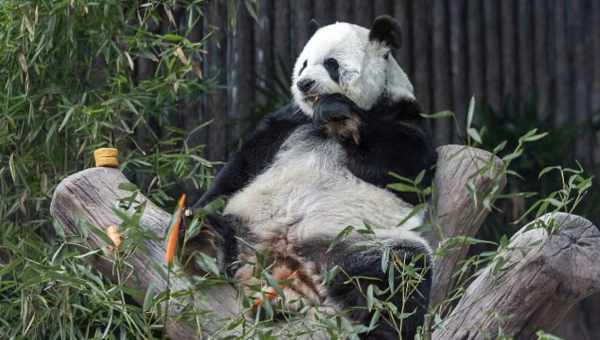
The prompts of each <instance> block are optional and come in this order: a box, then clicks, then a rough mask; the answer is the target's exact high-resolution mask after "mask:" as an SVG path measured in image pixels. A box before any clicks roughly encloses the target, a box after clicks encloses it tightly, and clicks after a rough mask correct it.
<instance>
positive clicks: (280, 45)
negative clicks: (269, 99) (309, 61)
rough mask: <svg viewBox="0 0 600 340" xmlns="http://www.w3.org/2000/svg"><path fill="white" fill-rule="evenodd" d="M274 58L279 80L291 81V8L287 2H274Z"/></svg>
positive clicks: (279, 0) (280, 0) (277, 0)
mask: <svg viewBox="0 0 600 340" xmlns="http://www.w3.org/2000/svg"><path fill="white" fill-rule="evenodd" d="M273 13H275V15H274V16H273V58H274V63H275V70H276V71H275V73H276V77H277V78H278V79H286V80H287V79H289V77H290V75H291V74H292V71H291V70H292V65H293V63H294V60H292V56H291V54H290V53H291V50H292V46H291V44H290V7H289V2H288V1H286V0H275V1H273Z"/></svg>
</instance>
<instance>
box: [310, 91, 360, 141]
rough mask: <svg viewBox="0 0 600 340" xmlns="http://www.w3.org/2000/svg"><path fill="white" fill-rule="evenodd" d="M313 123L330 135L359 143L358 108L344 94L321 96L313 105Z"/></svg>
mask: <svg viewBox="0 0 600 340" xmlns="http://www.w3.org/2000/svg"><path fill="white" fill-rule="evenodd" d="M313 124H314V125H315V126H316V127H317V128H319V129H323V130H324V131H325V132H326V134H327V135H329V136H331V137H334V138H337V139H339V140H342V141H347V140H351V141H353V142H354V143H355V144H357V145H358V144H359V143H360V125H361V119H360V109H359V108H358V107H357V106H356V105H355V104H354V103H353V102H352V101H351V100H350V99H348V97H346V96H344V95H341V94H329V95H323V96H321V97H320V98H319V101H318V102H317V103H316V105H315V110H314V114H313Z"/></svg>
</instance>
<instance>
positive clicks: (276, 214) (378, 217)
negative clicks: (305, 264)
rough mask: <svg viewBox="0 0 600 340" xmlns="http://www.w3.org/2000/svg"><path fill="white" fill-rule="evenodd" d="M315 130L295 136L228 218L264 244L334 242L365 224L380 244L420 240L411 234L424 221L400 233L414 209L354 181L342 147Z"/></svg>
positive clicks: (233, 201)
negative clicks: (313, 133) (282, 240)
mask: <svg viewBox="0 0 600 340" xmlns="http://www.w3.org/2000/svg"><path fill="white" fill-rule="evenodd" d="M310 130H311V127H309V126H303V127H300V128H298V129H297V130H296V131H294V132H293V133H292V134H291V135H290V137H288V139H287V140H286V141H285V143H284V144H283V145H282V147H281V149H280V151H279V152H278V153H277V155H276V156H275V159H274V161H273V164H271V166H269V167H268V168H267V169H266V170H265V171H264V172H263V173H262V174H260V175H258V176H257V177H256V178H255V179H254V180H253V181H252V182H251V183H250V184H249V185H248V186H247V187H245V188H244V189H243V190H241V191H239V192H238V193H237V194H235V195H234V196H232V197H231V198H230V200H229V202H228V204H227V206H226V207H225V213H226V214H232V215H236V216H238V217H239V218H240V219H241V221H242V222H243V223H244V224H245V225H246V226H247V227H248V228H249V231H250V232H251V233H253V234H254V235H255V236H257V237H258V238H259V239H262V240H267V239H272V238H281V237H283V238H285V239H286V240H287V241H290V242H294V243H296V244H298V243H301V242H304V241H311V240H314V239H330V238H333V237H335V236H336V235H337V234H338V233H339V232H340V231H342V230H343V229H344V228H346V227H347V226H349V225H351V226H353V227H355V228H358V229H360V228H362V227H363V226H364V224H368V225H369V226H371V227H372V228H374V230H375V232H376V235H377V237H378V238H384V239H388V238H390V239H393V238H396V237H398V238H404V239H405V238H407V237H408V238H413V237H414V238H418V236H416V234H413V233H412V232H411V231H409V230H410V229H412V228H414V227H416V226H418V225H420V222H421V220H420V218H411V219H409V221H407V222H406V223H404V224H403V225H402V228H401V229H402V231H400V230H398V229H396V227H397V226H398V224H399V223H400V222H401V221H402V220H403V219H404V218H405V217H406V216H407V215H408V214H409V213H410V212H411V210H412V206H410V205H409V204H408V203H406V202H404V201H402V200H400V199H399V198H397V197H396V196H395V195H394V194H393V193H391V192H389V191H387V190H384V189H381V188H378V187H376V186H374V185H372V184H369V183H367V182H365V181H363V180H361V179H359V178H358V177H356V176H354V175H353V174H352V173H351V172H350V171H349V170H348V169H347V168H346V167H345V161H346V155H345V152H344V149H343V147H342V146H341V145H340V144H339V143H338V142H337V141H336V140H333V139H331V140H323V139H320V138H317V137H314V136H311V134H310Z"/></svg>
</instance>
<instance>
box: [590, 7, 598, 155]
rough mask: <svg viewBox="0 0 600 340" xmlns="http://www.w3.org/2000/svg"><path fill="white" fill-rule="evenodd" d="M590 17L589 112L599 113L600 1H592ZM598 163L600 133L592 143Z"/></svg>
mask: <svg viewBox="0 0 600 340" xmlns="http://www.w3.org/2000/svg"><path fill="white" fill-rule="evenodd" d="M591 14H592V18H591V19H590V27H589V30H590V32H591V34H592V42H591V44H590V45H591V46H590V47H591V50H592V62H591V63H590V67H591V72H590V74H592V80H591V83H592V85H591V88H590V114H592V115H598V114H600V62H598V60H600V1H592V8H591ZM597 164H600V134H596V139H595V143H594V165H597Z"/></svg>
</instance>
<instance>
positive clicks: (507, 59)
mask: <svg viewBox="0 0 600 340" xmlns="http://www.w3.org/2000/svg"><path fill="white" fill-rule="evenodd" d="M515 12H516V4H515V1H513V0H503V1H500V23H501V30H500V35H501V40H500V44H501V46H502V48H501V50H500V51H498V54H499V55H500V56H501V63H502V76H501V78H502V80H501V93H502V96H503V97H504V96H509V97H511V98H513V97H514V96H515V94H516V92H517V91H516V90H515V87H517V84H518V83H517V72H516V67H517V61H516V51H517V40H518V38H517V33H516V30H515V26H516V18H515Z"/></svg>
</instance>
